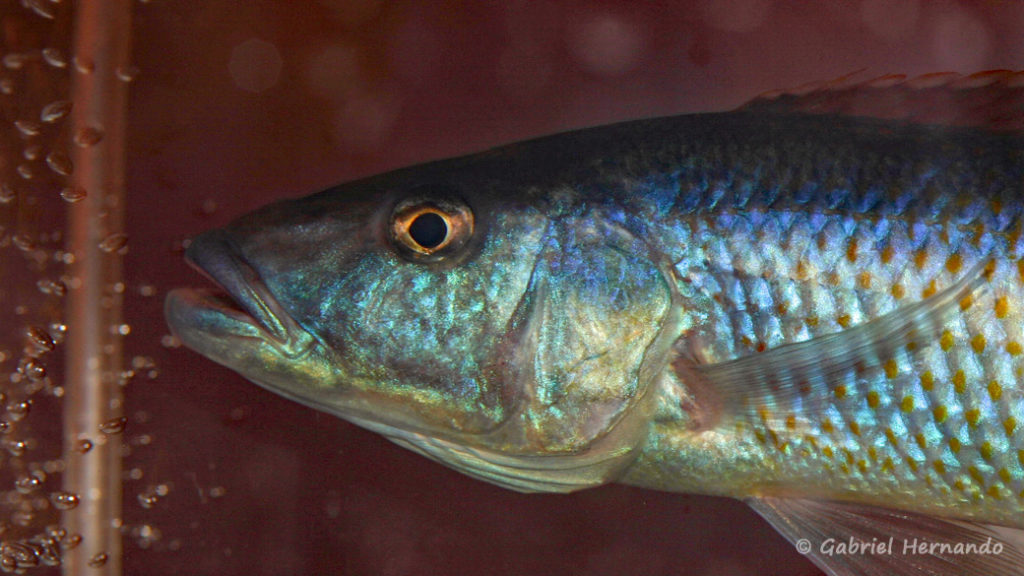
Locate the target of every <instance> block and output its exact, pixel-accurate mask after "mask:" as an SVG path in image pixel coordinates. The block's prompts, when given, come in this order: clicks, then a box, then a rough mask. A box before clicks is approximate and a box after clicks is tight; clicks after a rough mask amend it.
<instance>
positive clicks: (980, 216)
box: [167, 111, 1024, 574]
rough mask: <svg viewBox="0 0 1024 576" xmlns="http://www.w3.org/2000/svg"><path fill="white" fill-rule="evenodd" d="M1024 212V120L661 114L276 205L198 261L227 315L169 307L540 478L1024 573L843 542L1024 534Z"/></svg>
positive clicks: (368, 418)
mask: <svg viewBox="0 0 1024 576" xmlns="http://www.w3.org/2000/svg"><path fill="white" fill-rule="evenodd" d="M1022 224H1024V135H1022V133H1021V132H1019V131H992V130H987V129H981V128H977V127H948V126H936V125H923V124H919V123H907V122H898V121H889V120H876V119H868V118H852V117H847V116H841V115H820V114H806V113H803V112H801V111H792V112H783V113H774V112H773V113H765V112H758V111H738V112H731V113H719V114H702V115H691V116H680V117H674V118H659V119H652V120H643V121H637V122H629V123H624V124H618V125H614V126H608V127H602V128H596V129H588V130H583V131H579V132H574V133H568V134H563V135H556V136H551V137H546V138H541V139H538V140H534V141H530V142H526V143H522V144H517V145H512V146H509V147H504V148H499V149H496V150H492V151H489V152H485V153H482V154H477V155H473V156H468V157H464V158H458V159H454V160H446V161H440V162H435V163H431V164H427V165H423V166H419V167H414V168H411V169H406V170H399V171H396V172H392V173H388V174H384V175H381V176H377V177H373V178H369V179H365V180H360V181H356V182H352V183H349V184H345V185H342V186H339V187H336V188H333V189H330V190H327V191H325V192H322V193H320V194H317V195H314V196H311V197H308V198H305V199H299V200H292V201H285V202H282V203H278V204H275V205H272V206H270V207H267V208H264V209H261V210H259V211H257V212H255V213H253V214H251V215H249V216H246V217H243V218H242V219H240V220H238V221H236V222H235V223H233V224H231V225H229V226H228V227H226V228H224V229H221V230H216V231H211V232H208V233H206V234H204V235H201V236H199V237H198V238H197V239H196V240H195V241H194V242H193V243H192V245H191V246H190V248H189V250H188V257H189V259H190V260H191V261H192V262H193V263H194V264H195V265H196V266H197V267H198V268H200V269H201V270H203V271H204V272H205V273H206V274H207V275H208V276H210V277H211V278H212V279H213V280H214V281H215V282H216V283H218V284H219V285H220V286H221V288H223V289H224V290H225V291H226V292H227V293H228V294H229V296H230V299H228V298H225V297H224V296H223V295H218V294H216V293H213V292H209V291H202V290H187V289H182V290H178V291H175V292H172V294H171V295H170V296H169V298H168V302H167V315H168V319H169V322H170V324H171V326H172V329H173V330H174V331H175V333H176V334H178V335H179V336H180V337H181V338H182V340H183V341H184V342H185V343H186V344H187V345H188V346H190V347H192V348H194V349H196V350H198V351H199V352H201V353H203V354H205V355H207V356H209V357H210V358H212V359H214V360H215V361H217V362H220V363H222V364H225V365H227V366H229V367H231V368H233V369H235V370H237V371H239V372H240V373H242V374H243V375H245V376H246V377H248V378H250V379H251V380H253V381H254V382H256V383H258V384H260V385H262V386H265V387H267V388H269V389H271V390H274V391H275V392H278V393H280V394H282V395H284V396H286V397H289V398H292V399H294V400H297V401H299V402H303V403H305V404H308V405H310V406H313V407H315V408H317V409H320V410H324V411H327V412H331V413H334V414H336V415H338V416H340V417H342V418H345V419H348V420H351V421H353V422H355V423H357V424H360V425H362V426H365V427H367V428H370V429H372V430H376V431H378V432H381V433H383V434H385V435H387V436H388V437H389V438H391V439H392V440H394V441H396V442H398V443H400V444H402V445H404V446H406V447H409V448H411V449H413V450H415V451H417V452H420V453H422V454H424V455H427V456H429V457H431V458H433V459H435V460H438V461H441V462H444V463H445V464H447V465H450V466H453V467H455V468H457V469H459V470H461V471H463V472H465V473H467V474H469V475H472V476H474V477H478V478H481V479H484V480H486V481H490V482H493V483H496V484H499V485H503V486H506V487H509V488H512V489H516V490H522V491H556V492H564V491H571V490H577V489H581V488H586V487H589V486H595V485H600V484H604V483H608V482H613V481H620V482H626V483H629V484H634V485H639V486H645V487H649V488H655V489H661V490H672V491H680V492H689V493H703V494H715V495H723V496H729V497H734V498H740V499H743V500H746V501H747V502H749V503H750V504H751V505H752V506H754V508H755V509H757V510H758V511H759V512H760V513H761V514H762V515H763V516H765V518H767V519H768V520H769V521H771V522H772V523H773V525H775V526H776V528H778V529H779V530H780V531H782V532H783V533H784V534H785V535H786V536H787V537H788V538H790V539H791V540H792V541H794V542H797V541H799V540H801V539H804V538H811V540H812V541H813V542H814V543H812V547H811V549H810V550H809V552H808V553H810V554H811V556H812V559H814V560H815V561H816V562H818V564H819V565H820V566H822V568H823V569H825V570H826V571H829V572H830V573H832V574H847V573H859V572H861V571H868V570H869V569H878V567H879V566H883V567H885V569H886V570H889V569H891V570H892V571H891V573H906V574H914V573H934V574H945V573H959V572H956V571H955V570H967V571H968V572H971V571H972V570H980V571H985V572H987V573H991V574H1020V573H1021V572H1020V570H1021V568H1020V567H1021V561H1022V558H1024V557H1022V556H1021V554H1020V551H1019V550H1017V549H1015V548H1014V547H1013V545H1012V544H1010V543H1006V550H1005V551H1003V550H1001V551H1000V554H989V555H985V554H981V553H975V554H968V555H960V556H956V555H955V554H953V553H950V554H945V555H943V554H937V555H930V556H928V557H927V559H926V560H922V559H921V557H920V556H918V557H912V556H908V555H903V556H901V557H900V556H899V555H892V554H890V555H877V554H876V555H860V556H856V557H853V556H848V557H841V556H836V555H829V554H824V553H816V552H815V551H816V548H814V547H815V546H817V543H819V542H821V541H824V540H826V539H827V537H828V536H829V535H831V536H833V537H838V538H845V537H847V536H850V537H854V536H857V537H861V538H863V539H865V540H866V541H870V540H871V538H872V537H875V536H880V535H887V536H888V535H894V534H895V535H898V536H904V537H906V538H910V537H921V538H931V539H932V540H944V541H953V540H955V539H959V540H958V541H963V542H968V543H980V542H984V541H986V539H989V538H992V537H993V534H995V538H996V542H998V543H1000V544H1003V543H1004V542H1005V541H1004V540H1003V539H1002V538H1001V537H1000V536H999V535H998V533H997V532H993V531H992V530H991V529H990V528H989V525H997V526H1003V527H1009V528H1012V529H1024V400H1022V392H1024V384H1022V382H1024V378H1022V370H1024V240H1022V238H1021V236H1022V231H1024V228H1022ZM232 300H233V301H232ZM829 527H830V528H829ZM815 539H816V540H815ZM802 551H803V550H802ZM819 552H820V550H819ZM975 552H977V551H976V550H975ZM951 559H952V560H951ZM929 562H934V564H930V563H929ZM951 562H952V563H951ZM922 567H923V568H922ZM925 568H927V569H929V570H932V572H915V571H914V570H923V569H925ZM954 568H955V570H954ZM951 570H954V571H951Z"/></svg>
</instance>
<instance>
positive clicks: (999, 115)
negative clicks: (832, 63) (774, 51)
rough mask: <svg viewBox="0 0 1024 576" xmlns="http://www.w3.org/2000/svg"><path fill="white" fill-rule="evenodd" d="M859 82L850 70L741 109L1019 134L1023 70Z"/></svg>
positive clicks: (858, 74) (760, 98) (1023, 124)
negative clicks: (974, 128) (984, 129)
mask: <svg viewBox="0 0 1024 576" xmlns="http://www.w3.org/2000/svg"><path fill="white" fill-rule="evenodd" d="M862 78H863V73H862V72H854V73H852V74H848V75H846V76H842V77H840V78H837V79H835V80H830V81H827V82H817V83H814V84H806V85H804V86H800V87H797V88H794V89H791V90H776V91H772V92H766V93H764V94H761V95H760V96H758V97H756V98H754V99H753V100H751V101H750V102H748V103H747V104H744V105H743V106H741V107H740V110H745V111H756V112H768V113H776V114H781V113H793V112H802V113H807V114H839V115H845V116H865V117H870V118H885V119H891V120H904V121H907V122H913V123H917V124H941V125H945V126H974V127H980V128H987V129H991V130H1006V131H1024V71H1016V72H1015V71H1012V70H988V71H985V72H978V73H976V74H971V75H967V76H964V75H961V74H957V73H953V72H949V73H940V74H925V75H923V76H918V77H916V78H909V79H908V78H907V77H906V76H903V75H893V74H890V75H885V76H879V77H876V78H871V79H869V80H863V79H862Z"/></svg>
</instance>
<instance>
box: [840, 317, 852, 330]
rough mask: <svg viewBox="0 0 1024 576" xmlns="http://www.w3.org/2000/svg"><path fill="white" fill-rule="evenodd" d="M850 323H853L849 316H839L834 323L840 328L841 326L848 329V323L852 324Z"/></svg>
mask: <svg viewBox="0 0 1024 576" xmlns="http://www.w3.org/2000/svg"><path fill="white" fill-rule="evenodd" d="M852 321H853V319H852V318H850V315H849V314H841V315H839V316H837V317H836V323H837V324H839V325H840V326H842V327H843V328H849V327H850V322H852Z"/></svg>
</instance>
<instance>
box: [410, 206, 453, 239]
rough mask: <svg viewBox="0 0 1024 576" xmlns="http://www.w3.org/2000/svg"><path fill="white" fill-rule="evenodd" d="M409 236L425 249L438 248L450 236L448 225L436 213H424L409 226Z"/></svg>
mask: <svg viewBox="0 0 1024 576" xmlns="http://www.w3.org/2000/svg"><path fill="white" fill-rule="evenodd" d="M409 236H410V237H411V238H412V239H413V241H415V242H416V243H417V244H419V245H420V246H422V247H424V248H436V247H437V246H438V245H440V244H441V242H444V239H445V238H446V237H447V236H448V225H447V224H445V223H444V218H442V217H441V215H440V214H437V213H435V212H424V213H423V214H420V215H419V216H417V217H416V218H415V219H414V220H413V221H412V224H410V225H409Z"/></svg>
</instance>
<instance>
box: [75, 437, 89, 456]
mask: <svg viewBox="0 0 1024 576" xmlns="http://www.w3.org/2000/svg"><path fill="white" fill-rule="evenodd" d="M90 450H92V440H89V439H88V438H81V439H79V440H78V442H75V451H76V452H78V453H79V454H85V453H86V452H88V451H90Z"/></svg>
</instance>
